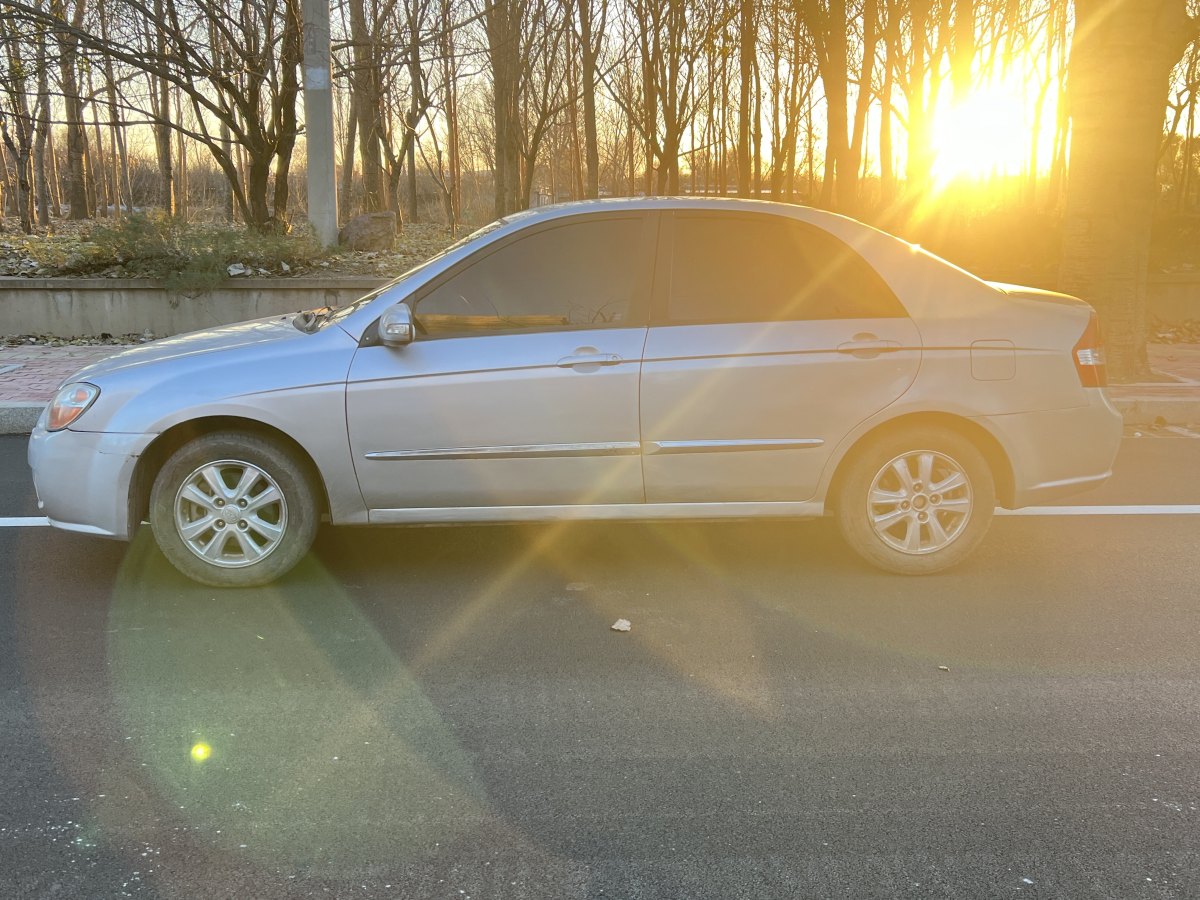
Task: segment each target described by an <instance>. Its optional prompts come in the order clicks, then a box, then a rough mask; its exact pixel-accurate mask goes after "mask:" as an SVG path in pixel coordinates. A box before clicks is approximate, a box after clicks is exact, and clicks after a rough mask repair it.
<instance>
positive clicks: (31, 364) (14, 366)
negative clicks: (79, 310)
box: [0, 344, 125, 404]
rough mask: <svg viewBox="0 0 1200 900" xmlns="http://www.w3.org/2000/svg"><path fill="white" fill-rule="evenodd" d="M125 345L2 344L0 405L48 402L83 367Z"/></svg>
mask: <svg viewBox="0 0 1200 900" xmlns="http://www.w3.org/2000/svg"><path fill="white" fill-rule="evenodd" d="M124 349H125V347H124V346H121V345H112V344H109V345H105V346H71V345H68V346H64V347H45V346H35V345H32V344H29V345H22V344H18V345H16V346H0V404H2V403H6V402H18V403H39V402H40V403H49V402H50V400H51V398H53V396H54V392H55V391H56V390H58V386H59V385H60V384H62V382H63V381H64V380H65V379H66V378H69V377H70V376H71V375H73V374H75V373H76V372H78V371H79V370H80V369H82V368H83V367H84V366H87V365H90V364H91V363H94V362H96V361H97V360H101V359H104V358H105V357H108V356H112V355H113V354H114V353H117V352H119V351H121V350H124Z"/></svg>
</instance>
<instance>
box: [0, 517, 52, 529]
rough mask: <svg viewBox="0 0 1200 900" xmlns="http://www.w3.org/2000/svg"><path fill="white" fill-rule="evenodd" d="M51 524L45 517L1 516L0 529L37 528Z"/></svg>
mask: <svg viewBox="0 0 1200 900" xmlns="http://www.w3.org/2000/svg"><path fill="white" fill-rule="evenodd" d="M49 524H50V520H49V519H47V518H46V517H45V516H0V528H37V527H39V526H43V525H49Z"/></svg>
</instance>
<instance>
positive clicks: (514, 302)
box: [346, 212, 657, 521]
mask: <svg viewBox="0 0 1200 900" xmlns="http://www.w3.org/2000/svg"><path fill="white" fill-rule="evenodd" d="M650 218H652V217H650V216H648V215H647V214H643V213H636V212H634V213H613V214H597V215H593V216H587V217H572V218H571V219H570V220H567V221H565V222H562V223H556V222H554V221H551V222H549V223H545V224H543V225H539V226H533V227H531V228H529V229H526V230H524V231H521V232H518V233H517V234H516V235H513V236H511V237H510V238H507V239H503V240H501V241H499V242H497V243H496V244H493V245H490V246H488V247H485V248H484V249H482V250H481V251H480V252H479V253H478V254H476V255H474V256H472V257H470V258H468V259H467V260H465V261H464V262H463V263H462V264H461V265H459V266H457V267H455V268H454V269H453V270H451V271H450V272H449V273H447V274H446V275H444V276H442V277H440V278H438V279H437V280H435V281H434V282H433V283H431V284H430V285H428V286H427V287H425V288H423V289H421V290H419V291H418V292H417V294H416V295H414V297H413V298H412V300H411V302H412V303H413V304H414V307H415V312H416V320H417V323H418V326H419V331H420V334H419V335H418V337H417V339H416V340H415V341H414V342H413V343H411V344H409V345H408V346H406V347H403V348H389V347H385V346H364V347H363V348H361V349H360V350H359V351H358V353H357V354H356V356H355V359H354V363H353V365H352V367H351V371H350V378H349V385H348V388H347V399H346V413H347V420H348V425H349V431H350V444H351V450H352V452H353V455H354V464H355V468H356V471H357V473H358V478H359V484H360V485H361V487H362V491H363V495H364V498H365V500H366V502H367V505H368V508H369V509H370V510H371V518H372V520H375V521H388V520H404V519H405V518H406V517H408V516H410V515H411V513H412V510H414V509H416V510H420V509H432V508H446V507H512V506H546V505H563V504H570V505H575V504H596V503H641V502H643V500H644V494H643V486H642V473H641V461H640V456H639V422H638V375H639V369H640V366H641V358H642V349H643V347H644V345H645V339H646V326H645V321H646V308H647V297H648V293H649V281H650V273H651V271H652V262H653V254H654V241H655V240H656V235H657V231H656V228H655V227H654V226H655V223H654V222H652V221H650Z"/></svg>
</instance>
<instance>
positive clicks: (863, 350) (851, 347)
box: [837, 338, 900, 359]
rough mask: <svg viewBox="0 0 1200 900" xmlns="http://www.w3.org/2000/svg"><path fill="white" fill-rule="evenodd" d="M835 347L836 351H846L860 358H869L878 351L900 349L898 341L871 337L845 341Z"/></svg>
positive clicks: (892, 351) (890, 351) (888, 351)
mask: <svg viewBox="0 0 1200 900" xmlns="http://www.w3.org/2000/svg"><path fill="white" fill-rule="evenodd" d="M837 349H838V353H848V354H850V355H851V356H857V357H859V358H860V359H870V358H871V357H874V356H878V355H879V354H880V353H895V352H896V351H897V350H899V349H900V343H899V341H881V340H879V339H877V338H873V339H871V340H861V341H860V340H854V341H846V343H844V344H838V348H837Z"/></svg>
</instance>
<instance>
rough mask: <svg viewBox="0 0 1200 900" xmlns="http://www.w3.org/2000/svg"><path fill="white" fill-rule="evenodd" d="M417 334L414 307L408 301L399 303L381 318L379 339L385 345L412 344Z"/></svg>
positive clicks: (399, 345)
mask: <svg viewBox="0 0 1200 900" xmlns="http://www.w3.org/2000/svg"><path fill="white" fill-rule="evenodd" d="M416 336H417V326H416V323H414V322H413V312H412V307H410V306H409V305H408V304H407V303H397V304H396V305H395V306H393V307H391V308H390V309H388V310H387V312H385V313H384V314H383V315H382V316H381V317H380V319H379V340H380V341H382V342H383V344H384V345H385V346H388V347H403V346H405V345H406V344H411V343H412V342H413V340H414V339H415V338H416Z"/></svg>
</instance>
